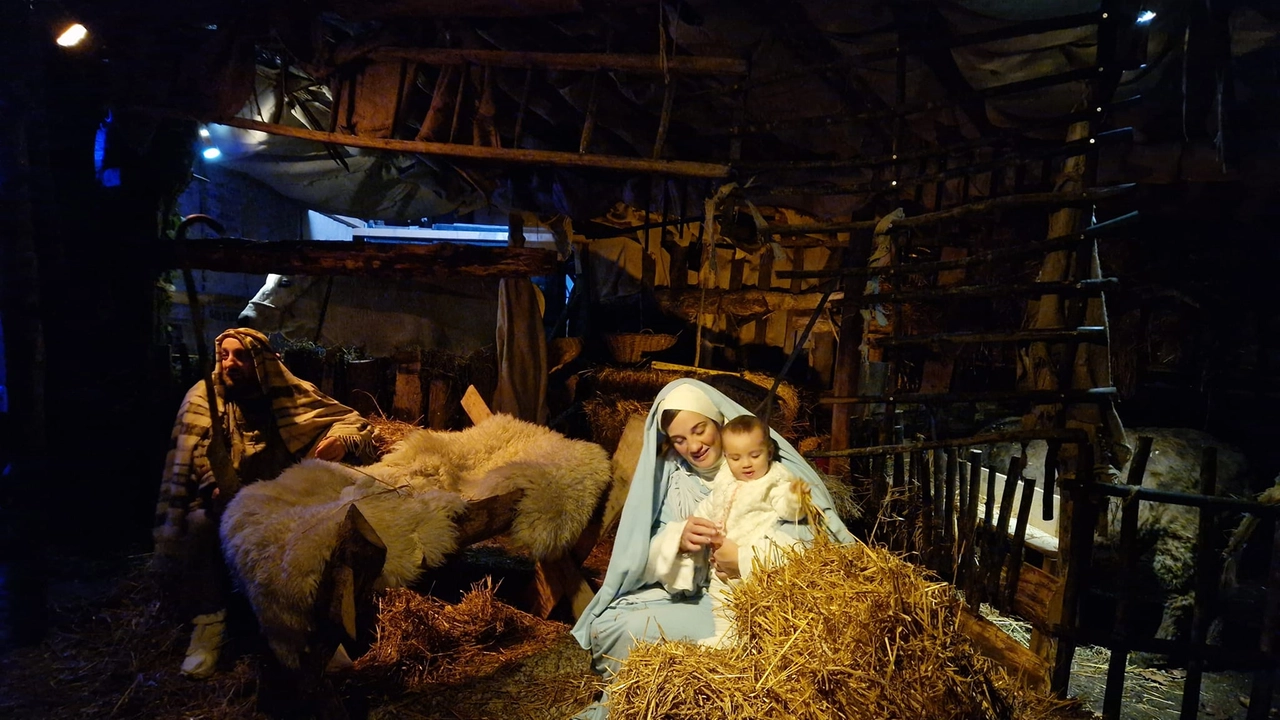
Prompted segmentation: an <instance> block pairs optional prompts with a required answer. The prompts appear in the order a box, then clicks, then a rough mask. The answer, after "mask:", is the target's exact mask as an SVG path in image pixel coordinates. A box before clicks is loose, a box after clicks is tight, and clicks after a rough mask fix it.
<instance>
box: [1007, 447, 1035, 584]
mask: <svg viewBox="0 0 1280 720" xmlns="http://www.w3.org/2000/svg"><path fill="white" fill-rule="evenodd" d="M1023 454H1024V455H1025V454H1026V451H1025V450H1024V451H1023ZM1035 495H1036V481H1035V479H1034V478H1029V477H1026V475H1023V477H1022V502H1020V503H1019V504H1018V520H1017V522H1016V523H1015V524H1014V526H1013V544H1012V545H1011V547H1012V548H1013V550H1012V552H1010V553H1009V565H1008V567H1009V570H1008V572H1007V573H1006V578H1005V607H1013V599H1014V597H1015V596H1016V595H1017V591H1018V578H1019V576H1020V575H1021V574H1022V556H1023V554H1024V552H1025V551H1026V543H1027V521H1029V520H1030V519H1031V503H1032V501H1033V500H1035Z"/></svg>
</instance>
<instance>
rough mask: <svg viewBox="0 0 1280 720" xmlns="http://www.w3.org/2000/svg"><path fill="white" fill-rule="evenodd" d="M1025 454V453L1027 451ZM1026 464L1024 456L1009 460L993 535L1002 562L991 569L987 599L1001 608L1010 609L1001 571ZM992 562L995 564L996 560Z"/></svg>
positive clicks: (1009, 547)
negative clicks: (1014, 504)
mask: <svg viewBox="0 0 1280 720" xmlns="http://www.w3.org/2000/svg"><path fill="white" fill-rule="evenodd" d="M1024 447H1025V446H1024ZM1023 452H1024V453H1025V450H1024V451H1023ZM1024 462H1025V460H1024V459H1023V456H1022V455H1014V456H1013V457H1011V458H1009V474H1008V475H1007V476H1005V480H1004V489H1003V492H1002V493H1001V495H1000V514H999V515H998V516H997V518H996V526H995V528H994V529H993V533H992V534H993V535H994V536H995V537H996V541H997V545H998V547H999V549H1000V552H999V558H1000V562H999V563H998V564H995V567H993V568H991V572H990V575H989V576H988V579H987V597H988V598H990V600H989V602H993V603H996V604H997V605H998V606H999V607H1001V608H1007V607H1009V606H1008V605H1007V604H1005V603H1004V602H1003V600H1004V598H1003V597H1002V596H1001V594H1000V569H1001V568H1002V567H1003V566H1004V563H1005V558H1007V557H1008V556H1009V552H1010V550H1011V546H1010V544H1009V518H1010V517H1012V516H1013V500H1014V498H1015V497H1016V496H1017V494H1018V484H1019V483H1021V482H1022V464H1023V463H1024ZM988 482H990V480H988ZM992 560H993V563H994V558H993V559H992Z"/></svg>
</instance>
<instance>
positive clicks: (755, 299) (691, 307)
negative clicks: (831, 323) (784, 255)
mask: <svg viewBox="0 0 1280 720" xmlns="http://www.w3.org/2000/svg"><path fill="white" fill-rule="evenodd" d="M766 252H768V251H767V250H766ZM701 295H702V292H701V291H700V290H699V289H698V288H689V289H683V288H682V289H679V290H677V289H665V288H663V289H659V290H657V291H655V292H654V298H655V299H656V300H657V301H658V305H659V307H662V308H664V309H666V310H669V311H672V312H675V313H676V314H678V315H680V316H681V317H684V318H686V319H690V320H691V319H693V318H694V317H696V316H697V315H698V308H699V307H700V306H701V307H702V311H703V313H704V314H716V315H733V316H735V317H738V318H751V319H753V320H754V319H758V318H762V317H765V316H766V315H768V314H770V313H774V312H781V311H786V310H805V311H810V312H812V311H813V309H814V308H816V307H818V302H819V301H820V300H821V299H822V293H820V292H803V293H789V292H786V291H782V290H757V289H755V288H750V289H743V290H724V289H722V288H715V289H708V290H706V300H705V302H700V301H701Z"/></svg>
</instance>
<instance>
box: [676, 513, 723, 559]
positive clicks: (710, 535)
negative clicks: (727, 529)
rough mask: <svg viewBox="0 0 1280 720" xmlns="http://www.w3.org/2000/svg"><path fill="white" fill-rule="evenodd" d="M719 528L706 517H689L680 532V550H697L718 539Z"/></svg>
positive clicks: (687, 551) (686, 551)
mask: <svg viewBox="0 0 1280 720" xmlns="http://www.w3.org/2000/svg"><path fill="white" fill-rule="evenodd" d="M720 537H721V536H720V528H718V527H716V524H715V523H713V522H711V521H710V520H708V519H706V518H700V517H691V518H689V519H688V521H686V522H685V524H684V532H682V533H680V552H682V553H691V552H697V551H698V550H701V549H702V548H704V547H706V546H708V545H711V544H713V543H715V542H716V541H718V540H719V539H720Z"/></svg>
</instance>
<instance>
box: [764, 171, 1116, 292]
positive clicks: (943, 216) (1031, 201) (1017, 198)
mask: <svg viewBox="0 0 1280 720" xmlns="http://www.w3.org/2000/svg"><path fill="white" fill-rule="evenodd" d="M1134 187H1135V184H1134V183H1129V184H1125V185H1114V186H1112V187H1103V188H1090V189H1087V190H1085V191H1083V192H1077V193H1064V192H1046V193H1023V194H1021V195H1004V196H1001V197H996V198H988V199H986V200H979V201H977V202H972V203H969V204H967V205H960V206H957V207H953V208H948V209H946V210H940V211H938V212H931V213H922V214H920V215H913V216H910V217H904V218H902V219H901V220H896V221H894V223H893V227H892V228H890V232H894V231H901V230H903V229H905V228H912V227H923V226H927V225H933V224H936V223H940V222H943V221H946V220H958V219H961V218H965V217H968V216H970V215H981V214H983V213H989V212H994V211H997V210H1009V209H1013V208H1030V207H1044V208H1061V207H1083V206H1087V205H1093V204H1094V203H1096V202H1098V201H1100V200H1107V199H1110V198H1114V197H1116V196H1119V195H1123V194H1124V193H1126V192H1129V191H1130V190H1132V189H1133V188H1134ZM876 222H877V221H876V220H855V221H852V222H838V223H796V224H793V225H766V226H765V227H764V228H763V230H762V233H763V234H764V235H765V236H766V237H768V236H772V235H804V234H808V233H832V232H851V231H856V230H871V229H874V228H875V226H876ZM1078 232H1079V231H1077V233H1078ZM780 277H781V276H780Z"/></svg>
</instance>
